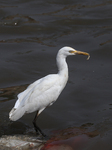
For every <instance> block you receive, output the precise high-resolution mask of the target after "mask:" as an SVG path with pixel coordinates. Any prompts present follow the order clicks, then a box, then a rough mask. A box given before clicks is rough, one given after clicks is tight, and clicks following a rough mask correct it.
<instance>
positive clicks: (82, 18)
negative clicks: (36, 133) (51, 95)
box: [0, 0, 112, 150]
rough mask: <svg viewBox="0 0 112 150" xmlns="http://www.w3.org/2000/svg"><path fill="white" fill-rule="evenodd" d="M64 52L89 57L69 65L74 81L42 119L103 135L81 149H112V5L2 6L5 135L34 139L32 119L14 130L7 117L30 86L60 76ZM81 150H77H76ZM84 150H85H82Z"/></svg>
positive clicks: (0, 110) (50, 2) (51, 2)
mask: <svg viewBox="0 0 112 150" xmlns="http://www.w3.org/2000/svg"><path fill="white" fill-rule="evenodd" d="M63 46H71V47H73V48H75V49H77V50H81V51H86V52H88V53H90V55H91V58H90V60H89V61H86V57H85V56H74V57H73V56H72V57H69V58H68V59H67V62H68V65H69V76H70V77H69V81H68V84H67V86H66V88H65V89H64V91H63V92H62V94H61V95H60V97H59V99H58V101H57V102H56V103H55V104H54V105H52V107H49V108H47V109H46V110H45V111H44V112H43V113H42V114H41V115H40V117H39V118H38V124H39V126H40V127H41V128H42V129H43V131H44V132H45V133H46V134H48V135H50V134H52V132H53V131H55V130H63V129H67V128H69V127H70V128H73V127H80V126H83V125H85V126H86V125H87V124H90V125H91V126H90V127H86V128H90V131H95V130H97V131H98V132H99V134H98V135H97V136H95V137H93V138H92V139H90V140H89V142H88V143H86V145H85V146H84V147H83V148H82V149H83V150H84V148H85V149H86V150H100V149H101V150H105V149H107V150H111V149H112V142H111V141H112V70H111V69H112V1H109V0H99V1H93V0H91V1H89V0H86V1H82V0H80V1H79V0H75V1H73V0H69V1H66V0H61V1H59V0H38V1H36V0H16V1H14V0H10V1H3V2H0V135H1V136H2V135H3V134H6V135H8V134H10V135H14V134H22V133H23V134H29V132H31V131H30V130H33V126H32V119H33V117H34V113H33V114H29V115H26V116H24V117H23V118H21V119H20V120H18V121H17V122H14V123H12V124H10V122H9V119H8V113H9V111H10V110H11V108H12V107H13V105H14V103H15V101H16V99H17V98H16V96H17V94H18V93H19V92H21V91H22V90H24V89H25V88H26V86H27V85H28V84H30V83H32V82H34V81H35V80H37V79H39V78H40V77H43V76H45V75H47V74H50V73H57V67H56V64H55V56H56V54H57V51H58V50H59V49H60V48H61V47H63ZM77 149H78V148H77ZM80 149H81V148H80Z"/></svg>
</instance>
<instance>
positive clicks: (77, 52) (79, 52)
mask: <svg viewBox="0 0 112 150" xmlns="http://www.w3.org/2000/svg"><path fill="white" fill-rule="evenodd" d="M74 53H75V54H78V55H87V56H88V58H87V60H89V58H90V55H89V53H86V52H81V51H77V50H75V51H74Z"/></svg>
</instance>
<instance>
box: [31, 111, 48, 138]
mask: <svg viewBox="0 0 112 150" xmlns="http://www.w3.org/2000/svg"><path fill="white" fill-rule="evenodd" d="M37 117H38V111H37V113H36V115H35V118H34V120H33V125H34V128H35V131H36V133H40V134H41V135H42V136H44V137H45V136H46V135H45V134H44V133H43V132H42V131H41V129H40V128H39V127H38V126H37V124H36V120H37Z"/></svg>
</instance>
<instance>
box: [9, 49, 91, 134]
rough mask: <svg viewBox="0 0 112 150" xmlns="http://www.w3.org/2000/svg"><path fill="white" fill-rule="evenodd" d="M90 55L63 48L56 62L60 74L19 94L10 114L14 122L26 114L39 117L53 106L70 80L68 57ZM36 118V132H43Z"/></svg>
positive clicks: (32, 85) (51, 75)
mask: <svg viewBox="0 0 112 150" xmlns="http://www.w3.org/2000/svg"><path fill="white" fill-rule="evenodd" d="M76 54H82V55H88V59H89V57H90V56H89V54H88V53H86V52H81V51H76V50H75V49H73V48H71V47H63V48H61V49H60V50H59V52H58V54H57V57H56V60H57V66H58V70H59V72H58V73H57V74H50V75H47V76H45V77H43V78H41V79H39V80H37V81H35V82H34V83H32V84H30V85H29V86H28V87H27V89H26V90H25V91H23V92H22V93H20V94H18V100H17V101H16V103H15V106H14V107H13V109H12V110H11V112H10V113H9V118H10V120H12V121H16V120H18V119H20V118H21V117H22V116H23V115H24V114H26V113H32V112H34V111H37V114H36V115H37V116H38V115H39V114H40V113H41V112H42V111H43V110H44V109H45V108H46V107H47V106H50V105H52V104H53V103H54V102H55V101H56V100H57V98H58V97H59V95H60V93H61V92H62V90H63V89H64V87H65V85H66V83H67V80H68V66H67V63H66V57H67V56H68V55H76ZM36 118H37V117H36V116H35V119H34V127H35V129H36V131H38V130H39V131H40V133H41V134H42V135H44V134H43V133H42V132H41V130H40V129H39V128H38V127H37V126H36Z"/></svg>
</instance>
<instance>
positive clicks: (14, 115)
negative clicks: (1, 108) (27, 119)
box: [9, 107, 25, 121]
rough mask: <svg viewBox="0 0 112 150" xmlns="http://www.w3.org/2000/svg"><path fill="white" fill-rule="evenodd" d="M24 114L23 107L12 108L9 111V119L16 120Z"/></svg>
mask: <svg viewBox="0 0 112 150" xmlns="http://www.w3.org/2000/svg"><path fill="white" fill-rule="evenodd" d="M24 114H25V109H24V107H22V108H20V109H16V108H13V109H12V110H11V111H10V113H9V119H10V120H12V121H16V120H18V119H20V118H21V117H22V116H23V115H24Z"/></svg>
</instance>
